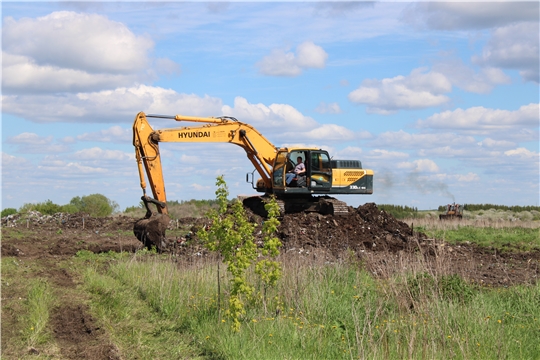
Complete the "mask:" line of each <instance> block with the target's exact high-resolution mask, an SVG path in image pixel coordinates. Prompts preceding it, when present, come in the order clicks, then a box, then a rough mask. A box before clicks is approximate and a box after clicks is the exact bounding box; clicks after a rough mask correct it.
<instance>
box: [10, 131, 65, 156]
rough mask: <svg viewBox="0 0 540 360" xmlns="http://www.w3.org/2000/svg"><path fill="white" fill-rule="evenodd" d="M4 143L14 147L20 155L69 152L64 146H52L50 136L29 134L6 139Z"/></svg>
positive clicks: (25, 133)
mask: <svg viewBox="0 0 540 360" xmlns="http://www.w3.org/2000/svg"><path fill="white" fill-rule="evenodd" d="M6 143H8V144H13V145H16V146H17V152H19V153H22V154H44V153H61V152H67V151H69V150H70V148H69V147H67V146H66V145H62V144H53V137H52V136H39V135H38V134H35V133H29V132H24V133H21V134H19V135H16V136H12V137H8V139H7V141H6Z"/></svg>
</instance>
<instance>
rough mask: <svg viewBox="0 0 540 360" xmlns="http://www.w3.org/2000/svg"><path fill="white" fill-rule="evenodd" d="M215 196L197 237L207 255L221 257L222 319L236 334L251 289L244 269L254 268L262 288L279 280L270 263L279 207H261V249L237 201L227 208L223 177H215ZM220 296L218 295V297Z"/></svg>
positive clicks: (275, 249)
mask: <svg viewBox="0 0 540 360" xmlns="http://www.w3.org/2000/svg"><path fill="white" fill-rule="evenodd" d="M216 186H217V190H216V192H215V194H216V199H217V203H218V209H217V210H212V211H211V212H210V213H209V214H208V217H209V218H210V220H211V225H210V227H209V228H207V229H202V230H201V231H199V233H198V236H199V237H200V239H202V240H203V242H204V243H205V245H206V247H207V248H208V249H209V250H210V251H214V252H217V253H219V254H220V255H221V257H222V259H223V262H224V263H225V264H226V265H227V271H228V272H229V274H230V275H231V279H230V291H229V300H228V302H229V307H228V310H227V311H226V315H227V316H228V317H230V319H231V320H232V329H233V330H235V331H239V330H240V326H241V323H240V320H241V319H242V317H243V316H244V315H245V313H246V310H245V302H246V301H250V300H252V299H253V297H254V295H255V286H254V285H253V284H252V283H250V282H249V280H248V276H247V274H248V273H247V272H248V269H249V268H250V267H251V266H252V265H255V273H256V274H257V275H258V276H259V277H260V279H261V281H262V282H263V284H264V285H265V290H266V288H267V287H268V286H274V285H275V284H276V283H277V281H278V280H279V278H280V276H281V265H280V264H279V263H278V262H277V261H276V260H271V259H272V258H274V259H275V258H276V257H277V256H278V255H279V247H280V246H281V242H280V241H279V239H277V238H276V237H275V236H274V234H275V232H276V230H277V227H278V226H279V221H278V220H277V216H278V215H279V206H278V205H277V203H276V201H275V199H271V200H270V201H269V202H268V204H266V205H265V207H266V210H267V211H268V219H266V220H265V221H264V224H263V229H262V231H263V233H264V241H263V246H262V247H258V246H257V244H256V243H255V236H254V234H253V233H254V230H255V227H256V225H255V224H253V223H251V222H249V220H248V217H247V215H246V212H245V210H244V207H243V206H242V203H241V202H239V201H236V202H234V203H233V204H232V205H231V206H230V209H229V207H228V203H229V202H228V199H227V197H228V195H229V190H228V188H227V184H226V182H225V180H224V179H223V176H219V177H217V180H216ZM219 296H220V294H218V297H219Z"/></svg>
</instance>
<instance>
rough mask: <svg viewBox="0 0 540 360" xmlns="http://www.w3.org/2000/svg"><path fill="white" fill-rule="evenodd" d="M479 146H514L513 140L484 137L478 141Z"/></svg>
mask: <svg viewBox="0 0 540 360" xmlns="http://www.w3.org/2000/svg"><path fill="white" fill-rule="evenodd" d="M478 145H479V146H482V147H486V148H508V147H513V146H516V143H515V142H512V141H506V140H493V139H491V138H485V139H484V140H482V141H480V142H479V143H478Z"/></svg>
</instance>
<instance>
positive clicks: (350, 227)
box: [280, 203, 424, 253]
mask: <svg viewBox="0 0 540 360" xmlns="http://www.w3.org/2000/svg"><path fill="white" fill-rule="evenodd" d="M423 237H424V235H423V234H418V233H417V234H413V231H412V229H411V228H410V227H409V226H408V225H407V224H405V223H404V222H402V221H399V220H397V219H396V218H394V217H393V216H392V215H390V214H388V213H387V212H386V211H384V210H379V209H378V208H377V206H376V205H375V204H374V203H368V204H365V205H362V206H359V207H358V208H357V209H355V208H353V207H349V215H348V216H332V215H324V216H323V215H320V214H317V213H299V214H289V215H286V216H284V218H283V219H282V222H281V226H280V238H281V239H282V242H283V243H284V244H285V245H286V246H287V247H292V246H295V247H306V246H309V247H323V248H326V249H329V250H331V251H332V252H334V253H337V252H341V251H343V250H346V249H350V250H353V251H358V250H366V249H369V250H373V251H392V252H395V251H399V250H403V249H405V248H408V247H409V243H410V242H411V241H412V240H413V239H414V238H416V239H418V238H423Z"/></svg>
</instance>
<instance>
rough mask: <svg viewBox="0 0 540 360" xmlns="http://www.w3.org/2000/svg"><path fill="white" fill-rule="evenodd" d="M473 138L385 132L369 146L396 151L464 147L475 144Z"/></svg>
mask: <svg viewBox="0 0 540 360" xmlns="http://www.w3.org/2000/svg"><path fill="white" fill-rule="evenodd" d="M475 143H476V141H475V139H474V137H473V136H460V135H456V134H453V133H436V134H432V133H429V134H412V133H408V132H406V131H403V130H399V131H387V132H384V133H382V134H380V135H379V136H377V137H376V138H375V139H374V140H373V141H371V143H370V145H373V146H377V147H393V148H396V149H418V146H419V145H420V144H421V147H422V148H423V149H425V148H434V147H440V146H441V145H446V144H449V145H452V146H456V147H457V146H459V147H462V146H465V145H472V144H475Z"/></svg>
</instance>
